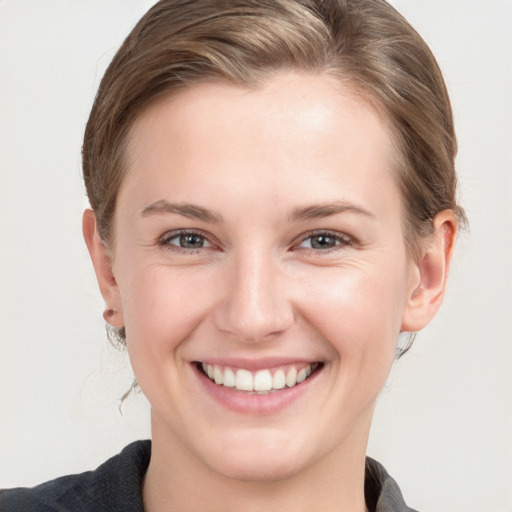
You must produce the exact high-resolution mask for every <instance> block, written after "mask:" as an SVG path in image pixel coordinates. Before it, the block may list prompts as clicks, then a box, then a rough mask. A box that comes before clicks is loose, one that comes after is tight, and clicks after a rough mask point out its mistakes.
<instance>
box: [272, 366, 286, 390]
mask: <svg viewBox="0 0 512 512" xmlns="http://www.w3.org/2000/svg"><path fill="white" fill-rule="evenodd" d="M285 386H286V376H285V374H284V371H283V370H277V372H276V373H274V376H273V377H272V387H273V388H274V389H283V388H284V387H285Z"/></svg>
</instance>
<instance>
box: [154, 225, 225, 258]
mask: <svg viewBox="0 0 512 512" xmlns="http://www.w3.org/2000/svg"><path fill="white" fill-rule="evenodd" d="M190 236H196V237H198V238H200V239H201V240H202V242H203V244H204V243H207V244H209V245H208V246H207V247H204V246H201V247H180V246H179V245H176V244H172V243H170V242H171V240H174V239H177V238H178V239H179V238H181V237H190ZM158 245H160V246H162V247H165V248H166V249H167V250H169V251H172V252H177V253H181V254H196V253H197V252H198V251H200V250H201V249H205V248H209V247H210V246H214V245H215V244H214V243H213V242H211V241H210V240H209V239H208V237H207V236H206V235H205V234H204V233H203V232H201V231H195V230H193V229H183V230H178V231H173V232H171V233H166V234H165V235H164V236H163V237H162V238H161V239H160V240H159V241H158Z"/></svg>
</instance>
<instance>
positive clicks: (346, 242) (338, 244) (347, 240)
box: [294, 230, 355, 254]
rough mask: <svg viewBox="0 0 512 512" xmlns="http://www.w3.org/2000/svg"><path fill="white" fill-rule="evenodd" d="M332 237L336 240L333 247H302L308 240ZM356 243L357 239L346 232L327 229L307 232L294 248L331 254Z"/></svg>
mask: <svg viewBox="0 0 512 512" xmlns="http://www.w3.org/2000/svg"><path fill="white" fill-rule="evenodd" d="M315 237H316V238H321V237H323V238H330V239H333V240H334V245H333V246H331V247H327V248H324V249H320V248H314V247H301V245H302V244H303V243H304V242H306V241H307V240H311V239H313V238H315ZM354 245H355V240H354V239H353V238H351V237H350V236H348V235H346V234H344V233H337V232H335V231H326V230H317V231H311V232H309V233H306V234H305V235H302V236H301V239H300V241H299V243H298V244H296V245H295V246H294V248H297V249H299V250H300V249H304V250H305V251H307V252H309V253H314V254H329V253H331V252H333V251H339V250H342V249H344V248H345V247H351V246H354Z"/></svg>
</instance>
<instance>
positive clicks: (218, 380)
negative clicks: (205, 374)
mask: <svg viewBox="0 0 512 512" xmlns="http://www.w3.org/2000/svg"><path fill="white" fill-rule="evenodd" d="M223 377H224V374H223V372H222V370H221V369H220V368H219V367H218V366H217V365H215V366H214V367H213V380H214V381H215V384H222V382H223V380H224V379H223Z"/></svg>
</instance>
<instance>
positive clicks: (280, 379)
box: [202, 363, 313, 392]
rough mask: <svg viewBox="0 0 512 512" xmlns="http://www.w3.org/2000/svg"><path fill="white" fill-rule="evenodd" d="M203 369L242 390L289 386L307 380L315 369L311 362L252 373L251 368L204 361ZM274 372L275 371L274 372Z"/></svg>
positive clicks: (214, 377) (217, 379) (215, 377)
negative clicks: (230, 366)
mask: <svg viewBox="0 0 512 512" xmlns="http://www.w3.org/2000/svg"><path fill="white" fill-rule="evenodd" d="M202 367H203V371H204V373H206V375H208V377H209V378H210V379H211V380H213V381H214V382H215V383H216V384H219V385H223V386H226V387H230V388H236V389H238V390H240V391H262V392H265V391H271V390H273V389H283V388H284V387H285V386H288V387H289V388H291V387H293V386H295V385H296V384H299V383H301V382H302V381H304V380H306V379H307V378H308V377H309V376H310V375H311V372H312V371H313V367H312V365H311V364H307V365H306V366H301V367H299V369H297V367H296V366H290V367H288V368H287V369H286V370H285V369H283V368H279V369H277V370H272V371H271V370H270V369H268V370H258V371H257V372H256V373H254V374H253V373H252V372H250V371H249V370H244V369H243V368H239V369H238V370H234V369H232V368H229V367H222V366H219V365H216V364H215V365H213V364H207V363H202ZM272 372H273V373H272Z"/></svg>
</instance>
